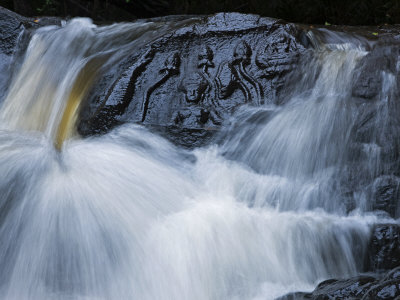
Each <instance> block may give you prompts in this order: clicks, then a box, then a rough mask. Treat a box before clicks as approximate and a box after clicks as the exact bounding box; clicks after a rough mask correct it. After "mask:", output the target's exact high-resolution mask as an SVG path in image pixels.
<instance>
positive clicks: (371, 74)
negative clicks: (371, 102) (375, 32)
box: [353, 40, 400, 99]
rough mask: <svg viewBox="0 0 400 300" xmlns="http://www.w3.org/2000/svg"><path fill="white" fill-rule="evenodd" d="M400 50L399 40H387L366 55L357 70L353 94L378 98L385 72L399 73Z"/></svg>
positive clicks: (366, 97) (367, 97)
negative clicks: (397, 68) (399, 59)
mask: <svg viewBox="0 0 400 300" xmlns="http://www.w3.org/2000/svg"><path fill="white" fill-rule="evenodd" d="M390 44H392V45H390ZM399 51H400V45H399V43H398V42H397V41H395V40H385V41H382V42H380V43H378V44H377V45H376V46H375V47H374V48H373V49H372V51H371V52H369V53H368V54H367V55H366V56H364V57H363V58H362V59H361V61H360V63H359V65H358V67H357V69H356V72H355V78H354V79H355V83H354V86H353V96H355V97H360V98H364V99H376V98H377V97H378V96H379V93H380V91H381V90H382V88H383V86H382V84H383V80H384V78H383V73H384V72H386V73H389V74H394V75H397V72H398V71H397V70H396V64H397V59H398V56H399Z"/></svg>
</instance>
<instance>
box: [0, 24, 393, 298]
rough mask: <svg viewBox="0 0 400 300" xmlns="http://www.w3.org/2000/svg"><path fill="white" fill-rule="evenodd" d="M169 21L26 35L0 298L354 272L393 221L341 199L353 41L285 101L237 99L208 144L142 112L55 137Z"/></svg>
mask: <svg viewBox="0 0 400 300" xmlns="http://www.w3.org/2000/svg"><path fill="white" fill-rule="evenodd" d="M165 26H167V28H166V27H165ZM169 26H171V25H164V24H162V23H143V24H140V25H137V24H133V25H132V24H124V25H112V26H110V27H96V26H94V25H92V24H91V23H90V22H88V21H87V20H72V21H71V22H70V23H68V24H67V25H66V26H65V27H64V28H43V29H41V30H39V31H38V32H37V33H35V35H34V36H33V37H32V40H31V41H30V44H29V47H28V49H27V52H26V55H25V58H24V62H23V64H22V66H21V68H20V70H19V72H18V74H17V75H16V77H15V78H14V80H13V83H12V85H11V86H10V88H9V91H8V94H7V96H6V98H5V100H4V101H3V104H2V107H1V111H0V114H1V118H0V119H1V123H0V126H1V128H2V130H1V131H0V140H1V143H0V153H1V155H0V170H1V174H3V178H2V179H1V181H0V206H1V217H0V245H1V246H0V270H2V271H1V272H0V296H1V297H0V298H2V299H41V300H42V299H149V300H150V299H201V300H203V299H274V298H275V297H278V296H280V295H283V294H285V293H288V292H290V291H296V290H310V289H312V288H313V287H314V286H315V285H316V284H317V283H318V282H319V281H321V280H323V279H327V278H332V277H348V276H351V275H355V274H358V273H359V272H362V271H363V270H362V264H363V259H364V255H365V253H364V252H365V248H366V244H367V243H368V240H369V235H370V230H369V227H370V225H371V224H373V223H375V222H378V221H385V222H394V221H393V220H390V219H388V218H387V217H385V216H383V217H382V216H381V215H375V214H372V213H368V205H369V203H368V199H365V197H363V196H358V195H354V196H353V197H352V198H351V201H352V205H351V206H350V208H349V207H348V206H347V205H345V204H346V203H347V202H345V201H344V199H347V198H345V197H344V196H343V185H342V181H343V179H345V178H346V176H347V175H346V174H347V172H346V171H347V170H348V168H350V167H351V157H352V155H351V153H352V148H351V142H350V141H351V139H352V135H351V132H352V128H353V127H354V124H355V120H354V118H353V116H354V113H355V111H356V109H357V103H355V102H354V101H352V99H351V82H352V81H351V78H352V77H353V75H354V72H355V70H356V65H357V63H358V62H359V61H360V60H361V59H362V58H363V57H364V56H365V55H366V52H365V51H364V49H359V48H357V47H352V46H351V45H347V46H346V45H343V44H340V45H339V46H337V47H334V46H330V47H326V48H323V49H320V50H319V51H317V52H316V53H315V55H314V56H313V58H312V60H310V61H309V62H308V64H305V65H304V66H302V68H303V69H302V70H303V73H304V76H303V77H302V80H300V81H299V82H298V84H296V85H295V87H294V88H293V90H294V92H293V93H292V94H293V95H291V96H290V97H288V98H287V99H286V100H285V101H286V104H285V105H283V106H280V107H277V106H273V105H268V104H267V105H265V106H263V107H258V108H254V107H253V108H251V107H244V108H242V109H241V110H239V111H238V112H237V114H236V115H235V116H234V126H233V128H234V130H232V131H230V130H227V132H226V133H225V138H224V141H223V142H222V143H220V144H219V145H217V144H214V145H212V146H209V147H206V148H201V149H197V150H193V151H188V150H185V149H181V148H179V147H176V146H173V145H171V144H170V143H169V142H167V141H166V140H164V139H163V138H161V137H160V136H158V135H156V134H153V133H151V132H149V131H147V130H146V129H144V128H143V127H141V126H139V125H124V126H121V127H119V128H117V129H115V130H114V131H112V132H110V133H108V134H106V135H104V136H98V137H91V138H85V139H79V138H74V139H69V140H68V138H70V137H71V136H74V134H73V128H74V123H75V121H76V112H77V111H78V110H79V104H80V102H81V101H82V99H84V98H85V96H86V94H87V92H88V90H89V89H90V86H91V85H92V84H93V83H94V81H95V80H96V75H97V73H100V72H103V70H104V68H107V66H109V65H110V64H113V63H116V62H117V61H118V60H119V59H120V58H121V56H122V55H123V54H124V53H125V52H124V51H133V50H134V49H135V47H136V46H137V45H139V44H140V43H146V42H147V41H148V40H149V39H151V38H154V36H157V35H159V34H162V33H163V30H164V32H168V31H169V30H171V27H169ZM154 30H155V31H154ZM54 66H57V69H58V71H57V72H54ZM382 76H383V80H384V81H385V82H386V84H385V86H386V87H387V88H386V89H384V90H382V91H381V96H382V97H383V98H384V97H387V98H388V101H387V102H386V103H388V102H389V98H390V91H391V90H392V88H394V85H395V84H396V83H395V82H394V81H393V80H392V79H391V77H390V74H383V75H382ZM381 105H385V104H384V103H383V104H381ZM385 111H386V110H385V109H380V110H379V112H381V113H382V114H384V113H385ZM260 115H261V116H262V118H259V116H260ZM382 119H384V118H382ZM378 125H379V124H378ZM371 144H372V143H371ZM54 145H55V146H56V147H54ZM55 148H56V149H57V148H58V150H55ZM59 150H61V151H59ZM368 153H369V156H367V157H366V159H365V163H364V164H363V166H365V168H366V169H367V170H368V171H369V172H370V173H376V172H377V169H379V168H380V161H379V160H378V161H377V162H376V159H374V158H375V156H374V153H373V151H371V152H368ZM372 162H374V163H372Z"/></svg>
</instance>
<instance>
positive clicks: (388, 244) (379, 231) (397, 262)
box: [367, 224, 400, 271]
mask: <svg viewBox="0 0 400 300" xmlns="http://www.w3.org/2000/svg"><path fill="white" fill-rule="evenodd" d="M368 250H369V255H368V257H369V258H368V261H367V264H368V266H367V267H368V269H369V270H371V271H378V270H389V269H392V268H395V267H398V266H400V226H399V225H398V224H377V225H375V226H374V227H373V229H372V236H371V241H370V245H369V247H368Z"/></svg>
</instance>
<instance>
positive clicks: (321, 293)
mask: <svg viewBox="0 0 400 300" xmlns="http://www.w3.org/2000/svg"><path fill="white" fill-rule="evenodd" d="M375 281H376V278H375V277H371V276H358V277H353V278H350V279H342V280H332V279H331V280H327V281H323V282H321V283H320V284H319V285H318V286H317V288H316V289H315V290H314V291H313V292H312V299H318V300H325V299H326V300H334V299H349V298H359V297H360V296H361V295H363V294H364V293H365V292H367V291H368V290H369V288H370V287H371V284H372V283H373V282H375Z"/></svg>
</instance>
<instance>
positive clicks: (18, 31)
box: [0, 6, 61, 100]
mask: <svg viewBox="0 0 400 300" xmlns="http://www.w3.org/2000/svg"><path fill="white" fill-rule="evenodd" d="M60 24H61V19H59V18H52V17H47V18H40V19H33V18H25V17H22V16H20V15H18V14H16V13H14V12H12V11H10V10H8V9H5V8H3V7H1V6H0V100H1V99H2V98H3V96H4V94H5V92H6V89H7V86H8V83H9V80H10V78H11V75H12V73H13V70H12V69H11V67H10V66H11V64H12V60H13V56H18V55H22V53H23V52H24V51H25V48H26V45H27V42H28V40H29V35H30V30H31V29H35V28H38V27H39V26H45V25H60ZM17 45H19V46H20V47H19V48H18V47H17ZM19 52H22V53H19ZM13 64H14V65H15V62H13ZM14 68H15V67H14Z"/></svg>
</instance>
